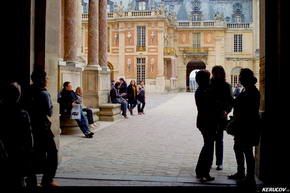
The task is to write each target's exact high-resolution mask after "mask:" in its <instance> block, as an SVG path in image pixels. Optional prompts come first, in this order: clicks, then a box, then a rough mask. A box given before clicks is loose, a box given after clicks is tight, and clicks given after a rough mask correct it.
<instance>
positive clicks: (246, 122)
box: [195, 66, 260, 185]
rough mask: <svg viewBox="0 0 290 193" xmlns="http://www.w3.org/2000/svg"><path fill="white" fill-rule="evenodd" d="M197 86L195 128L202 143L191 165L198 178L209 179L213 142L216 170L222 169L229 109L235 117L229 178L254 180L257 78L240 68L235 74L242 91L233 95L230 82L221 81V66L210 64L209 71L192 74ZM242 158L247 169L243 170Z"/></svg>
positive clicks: (257, 130) (223, 76) (243, 180)
mask: <svg viewBox="0 0 290 193" xmlns="http://www.w3.org/2000/svg"><path fill="white" fill-rule="evenodd" d="M196 82H197V83H198V89H197V90H196V92H195V101H196V106H197V110H198V115H197V128H198V129H199V130H200V132H201V134H202V136H203V139H204V145H203V147H202V150H201V152H200V155H199V159H198V163H197V166H196V169H195V172H196V177H197V178H199V179H200V180H201V181H202V182H206V181H212V180H214V179H215V178H214V177H212V176H210V170H211V167H212V162H213V155H214V146H215V147H216V148H215V150H216V165H217V168H216V169H217V170H222V169H223V133H224V130H225V129H226V128H227V127H228V124H229V121H228V114H229V113H230V112H231V111H232V109H233V120H234V121H235V124H234V125H235V132H234V133H231V134H232V135H233V136H234V147H233V148H234V152H235V157H236V162H237V172H236V173H235V174H233V175H229V176H228V178H229V179H233V180H238V181H239V183H241V184H248V185H253V184H255V183H256V182H255V158H254V155H253V147H254V146H255V145H257V144H258V143H259V120H260V119H259V101H260V93H259V91H258V89H257V88H256V86H255V84H256V82H257V79H256V78H255V77H254V73H253V71H252V70H250V69H248V68H244V69H242V70H241V72H240V75H239V82H240V84H241V85H242V86H243V89H242V91H241V92H240V93H239V94H237V95H236V96H235V98H234V97H233V94H232V90H231V87H230V85H229V84H228V83H227V82H226V81H225V71H224V68H223V67H222V66H214V67H213V68H212V74H210V72H209V71H207V70H200V71H199V72H197V74H196ZM245 160H246V164H247V172H245Z"/></svg>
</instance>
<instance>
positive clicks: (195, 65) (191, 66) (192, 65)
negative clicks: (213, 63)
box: [186, 61, 206, 91]
mask: <svg viewBox="0 0 290 193" xmlns="http://www.w3.org/2000/svg"><path fill="white" fill-rule="evenodd" d="M205 68H206V66H205V63H204V62H203V61H191V62H188V64H187V65H186V91H189V90H190V88H189V76H190V73H191V72H192V71H193V70H197V69H205Z"/></svg>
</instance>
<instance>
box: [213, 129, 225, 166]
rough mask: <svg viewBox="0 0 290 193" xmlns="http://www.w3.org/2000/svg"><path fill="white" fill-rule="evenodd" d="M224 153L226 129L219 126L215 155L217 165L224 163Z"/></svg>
mask: <svg viewBox="0 0 290 193" xmlns="http://www.w3.org/2000/svg"><path fill="white" fill-rule="evenodd" d="M223 155H224V130H223V129H221V128H219V129H218V130H217V133H216V141H215V157H216V165H217V166H218V165H223Z"/></svg>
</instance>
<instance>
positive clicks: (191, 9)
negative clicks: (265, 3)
mask: <svg viewBox="0 0 290 193" xmlns="http://www.w3.org/2000/svg"><path fill="white" fill-rule="evenodd" d="M252 1H253V0H108V5H109V10H110V12H118V11H120V10H122V11H136V10H138V5H139V3H141V2H145V3H146V8H145V10H155V9H159V8H160V7H161V6H164V7H165V9H166V10H167V11H168V12H169V13H170V12H172V13H174V14H175V15H176V16H177V20H179V21H181V20H183V21H184V20H205V21H206V20H214V19H216V18H219V19H223V20H225V21H226V22H242V23H251V22H252ZM120 8H121V9H120Z"/></svg>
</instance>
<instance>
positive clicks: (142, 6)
mask: <svg viewBox="0 0 290 193" xmlns="http://www.w3.org/2000/svg"><path fill="white" fill-rule="evenodd" d="M138 9H139V11H144V10H146V2H145V1H140V2H139V7H138Z"/></svg>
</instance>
